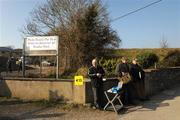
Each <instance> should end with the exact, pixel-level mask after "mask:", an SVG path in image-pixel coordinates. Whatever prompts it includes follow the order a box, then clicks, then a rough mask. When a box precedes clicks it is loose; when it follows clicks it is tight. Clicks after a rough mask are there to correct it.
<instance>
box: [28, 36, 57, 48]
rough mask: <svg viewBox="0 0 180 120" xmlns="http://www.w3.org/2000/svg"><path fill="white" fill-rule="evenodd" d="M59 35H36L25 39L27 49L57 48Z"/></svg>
mask: <svg viewBox="0 0 180 120" xmlns="http://www.w3.org/2000/svg"><path fill="white" fill-rule="evenodd" d="M57 49H58V36H35V37H27V38H26V39H25V51H42V50H57Z"/></svg>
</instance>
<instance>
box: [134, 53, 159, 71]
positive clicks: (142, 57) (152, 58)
mask: <svg viewBox="0 0 180 120" xmlns="http://www.w3.org/2000/svg"><path fill="white" fill-rule="evenodd" d="M136 58H137V59H138V61H139V64H140V65H141V66H142V67H143V68H149V67H151V66H153V65H154V64H155V63H156V62H158V60H159V57H158V56H157V55H156V54H155V53H152V52H144V53H141V54H139V55H137V57H136Z"/></svg>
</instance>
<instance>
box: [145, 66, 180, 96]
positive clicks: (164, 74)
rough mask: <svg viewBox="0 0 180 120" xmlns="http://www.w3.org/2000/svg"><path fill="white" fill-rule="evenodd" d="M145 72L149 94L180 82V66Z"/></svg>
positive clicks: (147, 92)
mask: <svg viewBox="0 0 180 120" xmlns="http://www.w3.org/2000/svg"><path fill="white" fill-rule="evenodd" d="M145 72H146V77H145V88H146V94H148V95H153V94H155V93H157V92H158V91H161V90H164V89H168V88H171V87H173V86H174V85H176V84H180V68H164V69H155V70H145Z"/></svg>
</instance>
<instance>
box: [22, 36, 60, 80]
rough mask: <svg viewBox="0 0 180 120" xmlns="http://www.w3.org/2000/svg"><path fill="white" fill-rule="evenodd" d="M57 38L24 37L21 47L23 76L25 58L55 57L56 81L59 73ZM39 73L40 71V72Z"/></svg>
mask: <svg viewBox="0 0 180 120" xmlns="http://www.w3.org/2000/svg"><path fill="white" fill-rule="evenodd" d="M58 43H59V37H58V36H33V37H26V38H25V39H24V45H23V61H24V63H23V68H24V69H23V71H24V72H23V76H24V75H25V56H40V57H42V56H56V59H57V60H56V62H57V63H56V79H58V73H59V64H58V62H59V59H58V58H59V55H58V50H59V45H58ZM40 72H41V71H40Z"/></svg>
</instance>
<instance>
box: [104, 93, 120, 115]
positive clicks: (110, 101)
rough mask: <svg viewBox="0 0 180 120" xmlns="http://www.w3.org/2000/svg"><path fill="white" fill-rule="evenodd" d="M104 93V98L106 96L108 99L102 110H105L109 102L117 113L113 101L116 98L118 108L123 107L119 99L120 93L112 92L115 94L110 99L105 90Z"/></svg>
mask: <svg viewBox="0 0 180 120" xmlns="http://www.w3.org/2000/svg"><path fill="white" fill-rule="evenodd" d="M104 94H105V96H106V98H107V100H108V102H107V104H106V105H105V107H104V110H106V108H107V107H108V106H109V105H110V104H111V105H112V107H113V109H114V111H115V112H116V113H118V110H117V109H116V107H115V105H114V103H113V102H114V101H115V100H116V99H117V100H118V101H119V104H120V108H119V109H121V108H122V107H123V104H122V102H121V100H120V94H119V93H113V94H115V96H114V97H113V99H112V100H110V99H109V96H108V95H107V92H106V91H105V92H104Z"/></svg>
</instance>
